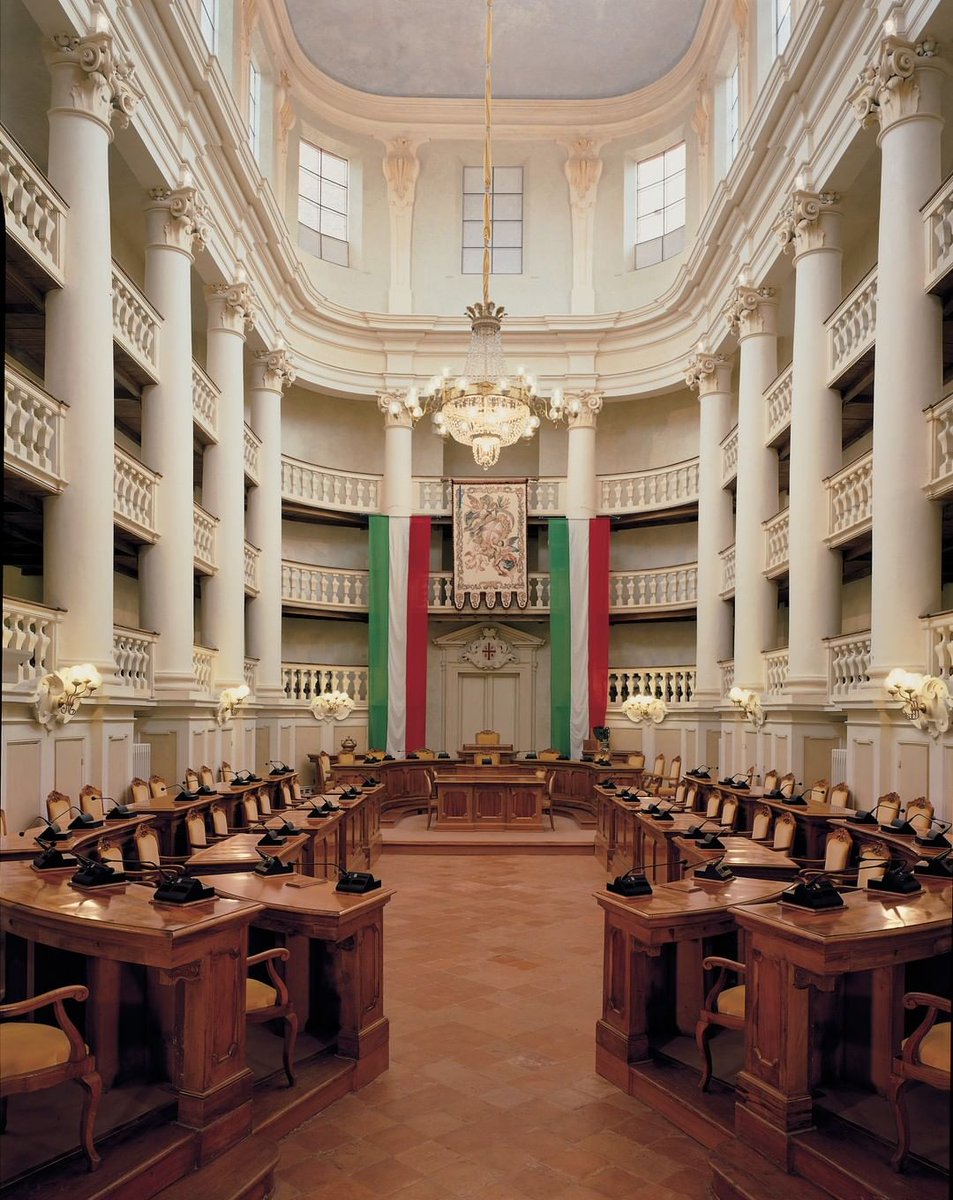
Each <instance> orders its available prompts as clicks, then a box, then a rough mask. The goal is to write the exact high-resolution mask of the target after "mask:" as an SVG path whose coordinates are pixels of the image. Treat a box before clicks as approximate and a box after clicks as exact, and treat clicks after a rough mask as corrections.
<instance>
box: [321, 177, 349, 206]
mask: <svg viewBox="0 0 953 1200" xmlns="http://www.w3.org/2000/svg"><path fill="white" fill-rule="evenodd" d="M321 205H322V207H324V208H333V209H334V211H335V212H341V213H346V212H347V188H343V187H341V186H340V184H337V183H329V182H328V180H326V179H322V180H321Z"/></svg>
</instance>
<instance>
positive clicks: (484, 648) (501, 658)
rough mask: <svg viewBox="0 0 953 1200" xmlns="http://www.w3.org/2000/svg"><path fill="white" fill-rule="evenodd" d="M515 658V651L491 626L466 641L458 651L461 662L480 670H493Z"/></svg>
mask: <svg viewBox="0 0 953 1200" xmlns="http://www.w3.org/2000/svg"><path fill="white" fill-rule="evenodd" d="M515 659H516V651H515V650H514V649H513V647H512V646H511V645H510V644H509V642H507V641H505V640H504V639H503V638H502V637H500V635H499V633H498V632H497V631H496V630H495V629H494V628H492V626H490V627H488V628H486V629H483V630H482V631H481V632H480V636H479V637H476V638H474V639H473V641H472V642H468V643H467V644H466V646H464V648H463V650H461V652H460V661H461V662H468V663H471V664H472V665H473V666H474V667H478V668H479V669H480V670H481V671H495V670H497V669H498V668H499V667H502V666H503V665H504V663H509V662H514V661H515Z"/></svg>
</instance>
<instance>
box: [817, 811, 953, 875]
mask: <svg viewBox="0 0 953 1200" xmlns="http://www.w3.org/2000/svg"><path fill="white" fill-rule="evenodd" d="M831 825H832V826H833V827H834V828H838V829H846V830H848V831H849V833H850V836H851V837H852V838H853V840H854V842H855V843H856V844H857V846H858V847H859V848H860V851H861V853H863V850H864V848H865V847H869V846H876V847H878V848H880V847H885V848H886V856H887V857H890V858H897V859H900V860H901V861H902V862H903V864H904V866H906V867H912V866H913V864H914V863H916V862H919V861H920V859H922V858H927V859H929V858H936V857H937V856H938V855H940V854H943V853H945V851H947V850H949V849H950V848H951V847H950V843H949V842H947V843H946V845H944V846H919V845H917V842H916V841H915V839H914V837H913V836H912V835H911V836H909V837H904V836H902V835H901V834H897V833H894V832H893V831H891V832H889V833H887V832H885V831H884V830H882V829H881V828H880V826H879V825H859V824H858V823H857V822H856V821H844V820H840V819H837V820H834V821H831Z"/></svg>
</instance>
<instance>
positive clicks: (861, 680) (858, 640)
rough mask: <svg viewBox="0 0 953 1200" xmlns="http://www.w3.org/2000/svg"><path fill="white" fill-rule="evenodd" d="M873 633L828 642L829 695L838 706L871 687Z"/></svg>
mask: <svg viewBox="0 0 953 1200" xmlns="http://www.w3.org/2000/svg"><path fill="white" fill-rule="evenodd" d="M869 672H870V630H869V629H865V630H861V631H860V632H859V633H848V634H843V635H841V636H840V637H835V638H828V639H827V694H828V699H829V700H830V701H831V702H832V703H834V704H836V703H838V701H841V700H847V699H849V698H851V697H853V698H855V699H856V698H858V697H859V696H860V695H861V694H862V693H863V692H864V690H865V689H866V687H867V685H868V684H869V683H870V674H869Z"/></svg>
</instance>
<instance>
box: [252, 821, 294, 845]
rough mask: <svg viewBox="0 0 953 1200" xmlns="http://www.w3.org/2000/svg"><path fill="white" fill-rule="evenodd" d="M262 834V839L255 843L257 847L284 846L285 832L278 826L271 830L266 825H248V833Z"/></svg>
mask: <svg viewBox="0 0 953 1200" xmlns="http://www.w3.org/2000/svg"><path fill="white" fill-rule="evenodd" d="M256 831H258V832H262V831H263V832H264V835H265V836H264V837H260V838H259V839H258V841H257V842H256V843H255V844H256V845H258V846H283V845H284V844H285V841H286V838H285V831H284V829H282V828H281V827H280V826H279V828H277V829H271V828H270V827H269V826H267V825H262V824H257V825H249V826H248V832H249V833H253V832H256Z"/></svg>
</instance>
